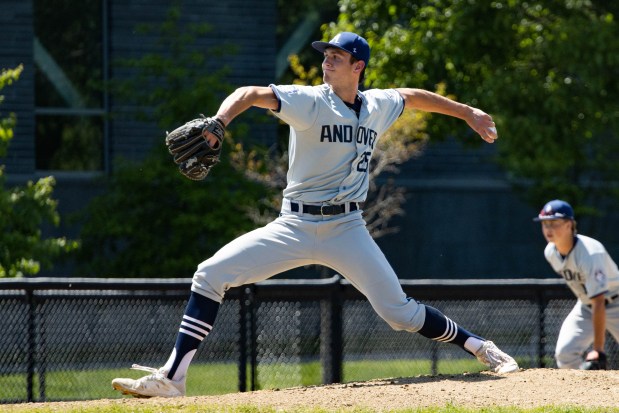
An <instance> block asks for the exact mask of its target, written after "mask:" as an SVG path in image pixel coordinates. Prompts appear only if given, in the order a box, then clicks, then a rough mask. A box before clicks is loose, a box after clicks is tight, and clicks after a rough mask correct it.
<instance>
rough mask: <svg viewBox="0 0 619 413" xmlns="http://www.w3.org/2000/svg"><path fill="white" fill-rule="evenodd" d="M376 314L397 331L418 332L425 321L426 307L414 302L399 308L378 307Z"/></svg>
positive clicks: (411, 301)
mask: <svg viewBox="0 0 619 413" xmlns="http://www.w3.org/2000/svg"><path fill="white" fill-rule="evenodd" d="M375 311H376V313H377V314H378V315H379V316H380V317H381V318H382V319H383V320H385V321H386V322H387V324H389V326H390V327H391V328H392V329H394V330H396V331H402V330H404V331H410V332H412V333H414V332H416V331H418V330H419V329H420V328H421V327H422V326H423V322H424V320H425V307H424V306H423V304H419V303H417V302H416V301H414V300H410V301H408V302H407V303H406V304H404V305H398V306H390V307H387V306H377V307H375Z"/></svg>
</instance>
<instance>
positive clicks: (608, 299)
mask: <svg viewBox="0 0 619 413" xmlns="http://www.w3.org/2000/svg"><path fill="white" fill-rule="evenodd" d="M617 298H619V294H615V295H613V296H612V297H609V298H605V299H604V301H605V302H606V305H608V304H610V303H612V302H613V301H615V300H616V299H617ZM587 307H589V308H591V304H587Z"/></svg>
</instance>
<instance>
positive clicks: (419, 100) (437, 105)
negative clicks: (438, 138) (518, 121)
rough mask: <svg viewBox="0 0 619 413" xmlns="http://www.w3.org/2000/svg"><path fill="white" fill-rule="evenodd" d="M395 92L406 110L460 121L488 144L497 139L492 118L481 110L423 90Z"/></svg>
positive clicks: (408, 89)
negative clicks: (400, 97) (398, 94)
mask: <svg viewBox="0 0 619 413" xmlns="http://www.w3.org/2000/svg"><path fill="white" fill-rule="evenodd" d="M396 90H397V91H398V92H399V93H400V94H401V95H402V97H403V98H404V102H405V105H404V107H405V108H407V109H417V110H423V111H425V112H434V113H441V114H443V115H448V116H453V117H456V118H459V119H462V120H464V121H466V123H467V124H468V125H469V126H470V127H471V129H473V130H474V131H475V132H477V133H478V134H479V136H481V138H482V139H483V140H485V141H486V142H488V143H493V142H494V141H495V140H496V139H497V138H498V135H497V132H496V125H495V124H494V122H493V121H492V117H491V116H490V115H488V114H487V113H485V112H484V111H483V110H480V109H477V108H473V107H471V106H468V105H465V104H463V103H459V102H456V101H453V100H451V99H448V98H446V97H444V96H441V95H439V94H437V93H434V92H430V91H427V90H423V89H411V88H400V89H396Z"/></svg>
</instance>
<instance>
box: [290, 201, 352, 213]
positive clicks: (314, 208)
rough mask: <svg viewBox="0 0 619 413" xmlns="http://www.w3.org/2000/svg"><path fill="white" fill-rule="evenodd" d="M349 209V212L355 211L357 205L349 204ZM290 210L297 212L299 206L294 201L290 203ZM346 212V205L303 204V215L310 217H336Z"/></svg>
mask: <svg viewBox="0 0 619 413" xmlns="http://www.w3.org/2000/svg"><path fill="white" fill-rule="evenodd" d="M349 205H350V209H349V212H352V211H356V210H358V209H359V204H357V203H356V202H349ZM290 210H291V211H292V212H299V204H298V203H297V202H294V201H290ZM344 212H346V204H338V205H307V204H303V213H304V214H310V215H322V216H328V215H338V214H343V213H344Z"/></svg>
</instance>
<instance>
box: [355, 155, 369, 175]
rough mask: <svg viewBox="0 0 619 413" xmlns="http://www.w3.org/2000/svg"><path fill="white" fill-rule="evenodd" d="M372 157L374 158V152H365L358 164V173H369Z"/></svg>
mask: <svg viewBox="0 0 619 413" xmlns="http://www.w3.org/2000/svg"><path fill="white" fill-rule="evenodd" d="M370 156H372V152H363V155H361V160H360V161H359V163H358V164H357V171H359V172H367V171H368V168H369V166H370Z"/></svg>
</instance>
